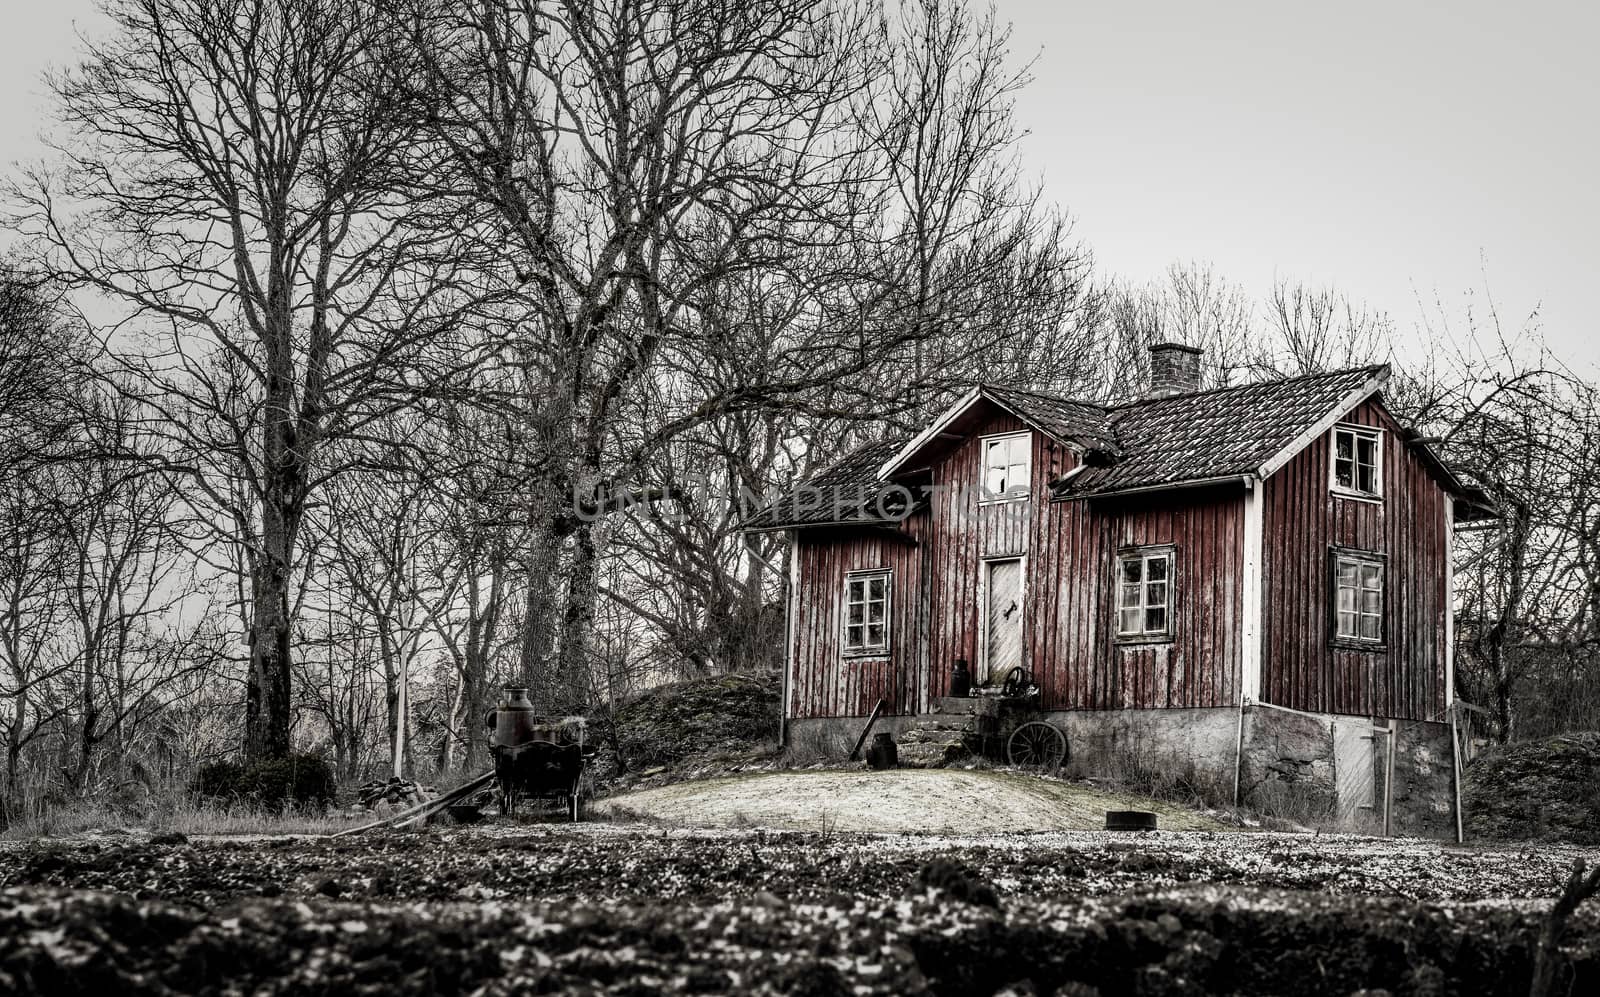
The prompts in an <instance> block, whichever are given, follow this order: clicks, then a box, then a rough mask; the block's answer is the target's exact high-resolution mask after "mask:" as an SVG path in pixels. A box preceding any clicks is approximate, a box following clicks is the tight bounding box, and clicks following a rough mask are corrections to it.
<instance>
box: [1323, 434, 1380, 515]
mask: <svg viewBox="0 0 1600 997" xmlns="http://www.w3.org/2000/svg"><path fill="white" fill-rule="evenodd" d="M1382 436H1383V432H1382V430H1377V429H1367V428H1366V427H1364V426H1336V427H1334V430H1333V488H1334V490H1335V491H1340V492H1346V493H1348V494H1351V495H1362V496H1368V497H1372V498H1377V497H1378V496H1380V495H1382V494H1383V460H1382V457H1381V454H1382V452H1383V451H1382V447H1381V442H1382Z"/></svg>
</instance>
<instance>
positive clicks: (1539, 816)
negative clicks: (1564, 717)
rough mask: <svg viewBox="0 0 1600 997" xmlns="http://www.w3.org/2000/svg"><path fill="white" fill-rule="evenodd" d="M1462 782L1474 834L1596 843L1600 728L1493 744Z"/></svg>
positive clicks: (1598, 832)
mask: <svg viewBox="0 0 1600 997" xmlns="http://www.w3.org/2000/svg"><path fill="white" fill-rule="evenodd" d="M1462 788H1463V798H1462V803H1463V807H1464V809H1465V810H1466V818H1467V831H1468V833H1469V834H1470V835H1471V836H1473V837H1475V838H1486V839H1490V840H1496V841H1565V842H1570V843H1572V844H1578V845H1596V844H1600V732H1590V733H1581V734H1563V735H1561V736H1559V737H1548V738H1544V739H1542V740H1538V741H1525V742H1522V743H1520V744H1512V745H1507V746H1506V747H1504V748H1498V749H1495V750H1494V751H1491V752H1488V753H1486V754H1484V755H1482V756H1480V757H1479V758H1478V759H1477V760H1476V761H1474V762H1473V763H1472V765H1471V766H1470V767H1469V768H1468V769H1467V771H1466V773H1465V779H1464V780H1463V785H1462Z"/></svg>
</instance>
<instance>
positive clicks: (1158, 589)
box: [1144, 582, 1167, 606]
mask: <svg viewBox="0 0 1600 997" xmlns="http://www.w3.org/2000/svg"><path fill="white" fill-rule="evenodd" d="M1144 603H1145V605H1147V606H1165V605H1166V604H1167V583H1166V582H1149V583H1147V584H1146V585H1145V587H1144Z"/></svg>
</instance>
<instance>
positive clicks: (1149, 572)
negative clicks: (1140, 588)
mask: <svg viewBox="0 0 1600 997" xmlns="http://www.w3.org/2000/svg"><path fill="white" fill-rule="evenodd" d="M1144 572H1145V580H1146V581H1152V582H1159V581H1163V580H1164V579H1165V578H1166V577H1167V556H1166V555H1165V554H1161V555H1158V556H1156V557H1151V558H1146V559H1145V562H1144Z"/></svg>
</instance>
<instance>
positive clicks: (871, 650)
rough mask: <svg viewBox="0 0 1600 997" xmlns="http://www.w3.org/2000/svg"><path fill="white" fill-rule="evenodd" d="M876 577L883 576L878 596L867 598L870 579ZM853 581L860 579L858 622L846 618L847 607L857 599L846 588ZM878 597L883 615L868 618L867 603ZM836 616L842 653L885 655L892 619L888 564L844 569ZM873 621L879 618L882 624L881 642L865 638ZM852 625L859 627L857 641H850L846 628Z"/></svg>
mask: <svg viewBox="0 0 1600 997" xmlns="http://www.w3.org/2000/svg"><path fill="white" fill-rule="evenodd" d="M876 578H881V579H883V599H882V600H878V599H873V598H871V592H872V588H871V585H872V580H873V579H876ZM857 582H860V583H861V594H862V598H861V600H859V601H860V605H861V606H862V607H863V609H862V613H861V622H860V623H858V624H857V623H851V622H850V607H851V606H852V605H854V604H856V602H857V600H855V599H854V598H853V597H852V595H851V591H850V590H851V588H852V587H853V586H854V585H855V583H857ZM880 601H881V603H882V605H883V610H882V612H883V616H882V618H881V620H876V621H875V620H873V619H872V608H871V607H872V606H873V605H875V604H877V603H879V602H880ZM839 617H840V620H839V639H840V641H841V643H840V647H842V648H843V649H844V653H845V655H846V656H848V657H856V658H866V657H883V656H885V655H887V654H888V653H889V645H890V632H891V630H892V629H893V628H892V627H891V621H892V620H893V619H894V571H893V570H892V569H890V568H867V569H863V570H861V571H847V572H845V576H844V592H843V593H842V595H841V598H840V602H839ZM874 622H879V623H881V624H882V625H883V640H882V642H881V643H872V642H870V641H869V640H868V636H867V635H868V634H869V633H870V632H871V628H872V624H873V623H874ZM855 627H860V629H861V640H860V642H859V643H851V636H850V631H851V630H852V629H853V628H855Z"/></svg>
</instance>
